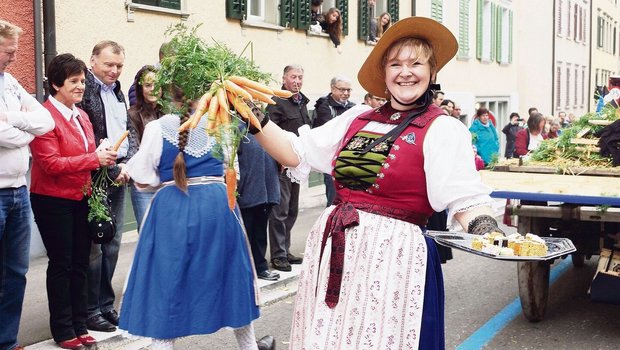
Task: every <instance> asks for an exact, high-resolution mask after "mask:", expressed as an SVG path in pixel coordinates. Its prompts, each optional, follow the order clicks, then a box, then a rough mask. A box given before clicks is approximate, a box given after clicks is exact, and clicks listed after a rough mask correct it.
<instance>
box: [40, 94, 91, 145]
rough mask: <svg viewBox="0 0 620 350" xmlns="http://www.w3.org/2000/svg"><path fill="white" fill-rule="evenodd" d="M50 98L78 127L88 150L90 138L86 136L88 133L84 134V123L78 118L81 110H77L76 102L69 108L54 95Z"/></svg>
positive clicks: (64, 115)
mask: <svg viewBox="0 0 620 350" xmlns="http://www.w3.org/2000/svg"><path fill="white" fill-rule="evenodd" d="M49 100H50V102H51V103H52V105H54V107H56V109H57V110H58V111H59V112H60V114H62V117H63V118H65V119H66V120H67V121H68V122H69V123H73V124H74V125H75V126H76V127H77V128H78V130H79V131H80V135H82V140H84V151H85V152H88V139H87V138H86V134H84V129H83V128H82V124H80V122H79V121H78V119H77V118H78V117H79V116H80V112H79V111H78V110H77V107H75V104H74V105H73V106H71V108H69V107H67V106H65V105H64V104H62V103H60V102H59V101H58V100H57V99H56V98H54V96H50V97H49Z"/></svg>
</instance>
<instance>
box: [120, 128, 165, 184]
mask: <svg viewBox="0 0 620 350" xmlns="http://www.w3.org/2000/svg"><path fill="white" fill-rule="evenodd" d="M163 142H164V141H163V137H162V133H161V124H160V122H159V121H158V120H154V121H152V122H150V123H148V124H146V127H145V128H144V135H143V136H142V142H140V149H138V152H137V153H136V154H134V155H133V157H131V159H130V160H129V161H128V162H127V171H128V172H129V176H131V178H132V179H133V180H134V181H135V182H137V183H140V184H144V185H149V186H152V187H157V186H158V185H159V184H160V183H161V181H160V179H159V172H158V171H157V168H158V167H159V160H160V158H161V152H162V149H163V147H164V143H163Z"/></svg>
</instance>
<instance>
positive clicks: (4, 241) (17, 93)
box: [0, 20, 54, 350]
mask: <svg viewBox="0 0 620 350" xmlns="http://www.w3.org/2000/svg"><path fill="white" fill-rule="evenodd" d="M21 33H22V29H21V28H19V27H17V26H15V25H13V24H11V23H9V22H6V21H2V20H0V164H2V168H1V170H0V350H21V349H23V348H22V347H21V346H19V345H18V344H17V331H18V329H19V319H20V317H21V313H22V304H23V301H24V292H25V290H26V272H27V271H28V262H29V256H30V225H31V221H32V212H31V210H30V197H29V196H28V188H27V187H26V172H27V171H28V163H29V161H30V153H29V151H28V144H30V141H32V140H33V139H34V138H35V136H40V135H43V134H45V133H47V132H48V131H50V130H52V129H53V128H54V120H53V119H52V117H51V115H50V114H49V112H48V111H47V109H45V108H43V106H41V104H40V103H39V102H38V101H37V100H36V99H35V98H34V97H32V96H31V95H30V94H29V93H28V92H27V91H26V90H24V88H23V87H22V86H21V85H20V84H19V82H17V80H16V79H15V78H14V77H13V76H12V75H11V74H9V73H8V72H6V71H5V70H6V68H7V67H8V66H9V65H10V64H11V63H13V62H15V59H16V57H17V44H18V41H19V36H20V35H21Z"/></svg>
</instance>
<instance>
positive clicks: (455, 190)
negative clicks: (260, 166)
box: [288, 105, 493, 229]
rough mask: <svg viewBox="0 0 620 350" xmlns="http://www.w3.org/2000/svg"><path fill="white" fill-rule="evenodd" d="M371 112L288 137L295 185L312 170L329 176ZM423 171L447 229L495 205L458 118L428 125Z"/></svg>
mask: <svg viewBox="0 0 620 350" xmlns="http://www.w3.org/2000/svg"><path fill="white" fill-rule="evenodd" d="M368 109H370V107H369V106H366V105H356V106H353V107H352V108H351V109H349V110H347V111H346V112H344V113H343V114H341V115H340V116H339V117H338V118H334V119H332V120H330V121H328V122H327V123H325V124H324V125H322V126H320V127H318V128H314V129H310V127H309V126H307V125H304V126H302V127H301V128H299V130H298V131H299V137H297V136H295V134H294V133H288V135H289V138H290V142H291V143H292V146H293V149H294V150H295V152H296V153H297V155H298V156H299V159H300V161H301V163H300V164H299V165H298V166H297V167H296V168H294V169H289V176H290V177H291V178H292V179H293V180H295V181H302V180H305V179H307V177H308V175H309V174H310V171H311V170H312V169H314V170H317V171H319V172H323V173H331V170H332V159H333V157H334V156H336V152H338V150H339V149H340V143H341V141H342V140H343V139H344V136H345V134H346V132H347V130H348V129H349V126H350V125H351V122H353V120H354V119H355V118H356V117H357V116H359V115H360V114H361V113H363V112H365V111H367V110H368ZM394 127H396V125H393V124H383V123H378V122H372V121H371V122H369V123H368V124H367V125H366V126H365V127H364V129H363V130H365V131H370V132H373V131H374V132H377V133H382V134H385V133H387V132H388V131H390V130H391V129H392V128H394ZM423 147H424V148H423V152H424V171H425V172H426V187H427V192H428V200H429V202H430V204H431V206H432V207H433V209H434V210H435V211H443V210H444V209H448V226H449V227H450V228H451V229H459V228H460V224H459V223H458V222H457V221H456V220H455V219H454V214H455V213H458V212H462V211H467V210H468V209H471V208H473V207H478V206H483V205H490V204H491V203H493V200H492V199H491V197H489V193H491V188H489V187H488V186H486V185H484V184H483V183H482V182H481V179H480V174H478V172H477V171H476V167H475V163H474V158H473V150H472V148H471V134H470V132H469V130H467V128H466V127H465V125H464V124H463V123H461V122H460V121H459V120H457V119H456V118H453V117H450V116H446V115H441V116H439V117H437V119H436V120H435V121H434V122H433V123H432V124H431V126H430V127H429V128H428V131H427V133H426V137H425V138H424V145H423Z"/></svg>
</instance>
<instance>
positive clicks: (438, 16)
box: [431, 0, 443, 23]
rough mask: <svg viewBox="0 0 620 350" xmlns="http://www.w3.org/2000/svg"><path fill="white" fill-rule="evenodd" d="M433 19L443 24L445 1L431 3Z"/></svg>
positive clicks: (434, 0) (435, 0) (437, 0)
mask: <svg viewBox="0 0 620 350" xmlns="http://www.w3.org/2000/svg"><path fill="white" fill-rule="evenodd" d="M431 18H432V19H434V20H436V21H437V22H440V23H441V22H443V0H433V1H432V2H431Z"/></svg>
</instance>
